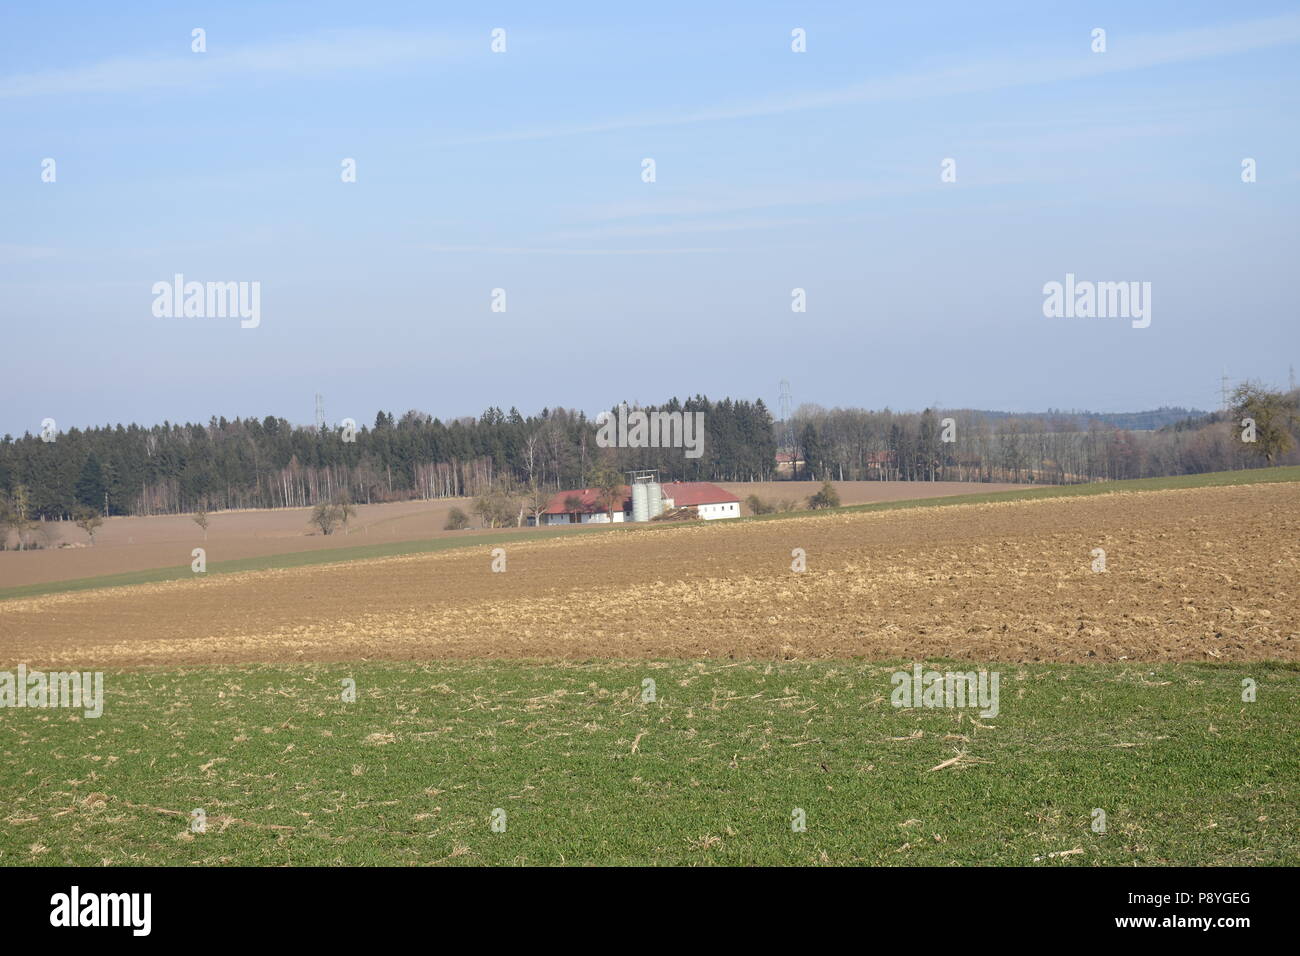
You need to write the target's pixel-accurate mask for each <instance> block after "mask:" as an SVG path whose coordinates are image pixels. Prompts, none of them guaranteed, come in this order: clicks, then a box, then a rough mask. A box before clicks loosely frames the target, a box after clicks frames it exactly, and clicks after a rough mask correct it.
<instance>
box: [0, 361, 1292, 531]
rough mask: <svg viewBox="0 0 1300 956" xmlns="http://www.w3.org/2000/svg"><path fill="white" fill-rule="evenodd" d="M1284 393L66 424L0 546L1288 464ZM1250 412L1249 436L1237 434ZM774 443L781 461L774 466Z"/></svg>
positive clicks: (9, 447) (8, 464) (12, 454)
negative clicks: (382, 512) (921, 405)
mask: <svg viewBox="0 0 1300 956" xmlns="http://www.w3.org/2000/svg"><path fill="white" fill-rule="evenodd" d="M1298 405H1300V392H1297V391H1291V392H1289V393H1283V392H1276V391H1270V390H1269V389H1267V388H1264V387H1261V386H1258V385H1252V384H1245V385H1242V386H1241V387H1239V388H1238V389H1237V392H1236V393H1235V394H1234V396H1233V401H1232V404H1231V407H1230V408H1229V409H1228V410H1227V411H1225V412H1220V413H1216V414H1212V415H1201V416H1194V417H1188V418H1185V419H1182V420H1178V421H1175V422H1174V423H1173V424H1168V425H1165V426H1164V427H1162V428H1159V429H1157V430H1150V431H1134V430H1129V429H1124V428H1119V427H1115V426H1114V425H1107V424H1105V423H1103V422H1102V421H1100V420H1099V419H1097V418H1095V417H1093V418H1089V419H1080V417H1079V416H1078V415H1077V414H1074V413H1069V414H1066V415H1063V416H1061V417H1059V418H1057V417H1053V416H1050V415H1033V416H1014V415H1012V416H992V415H989V414H986V413H982V412H978V411H972V410H959V411H942V410H936V409H925V410H923V411H921V412H893V411H890V410H889V409H885V410H882V411H869V410H865V409H858V408H847V409H845V408H835V409H829V410H827V409H824V408H821V407H819V406H815V405H804V406H801V407H800V408H799V410H798V411H797V412H796V413H795V414H793V415H792V417H791V421H789V422H780V423H777V422H774V421H773V418H772V415H771V414H770V412H769V411H768V409H767V407H766V406H765V405H764V403H763V401H762V400H761V399H759V400H755V401H747V400H742V399H731V398H725V399H722V400H720V401H713V400H710V399H708V398H707V397H705V396H702V395H697V396H695V397H693V398H688V399H686V400H685V401H679V400H678V399H676V398H674V399H672V400H671V401H669V402H667V403H665V404H663V405H658V406H642V408H643V410H646V411H667V412H682V413H685V414H691V413H694V412H703V413H704V426H705V441H704V448H703V454H702V455H701V456H700V457H698V458H687V457H685V456H684V454H683V450H682V449H680V448H602V447H600V444H599V443H598V442H597V432H598V424H597V422H596V421H595V420H594V419H589V418H588V417H587V416H586V415H585V414H584V413H583V412H580V411H574V410H571V409H564V408H555V409H543V410H542V411H541V413H540V414H537V415H531V416H528V417H525V416H523V415H522V414H520V412H519V411H518V410H517V409H515V408H512V409H510V411H509V412H502V411H501V409H499V408H496V407H493V408H489V409H488V410H487V411H485V412H484V413H483V414H482V415H481V416H479V417H478V418H474V417H466V418H458V419H454V420H450V421H446V422H444V421H442V420H440V419H437V418H434V417H433V416H431V415H429V414H427V413H425V412H421V411H416V410H411V411H408V412H406V413H405V414H404V415H402V416H401V417H400V418H397V417H395V416H394V415H393V414H392V413H391V412H383V411H381V412H379V413H378V414H377V415H376V416H375V421H374V423H373V425H371V426H369V427H364V426H363V427H361V428H359V429H355V430H353V429H345V428H342V427H333V428H325V429H318V428H316V427H315V426H295V425H293V424H291V423H290V422H289V421H287V420H286V419H283V418H276V417H267V418H264V419H260V420H259V419H256V418H235V419H233V420H227V419H225V418H224V417H223V418H213V419H212V420H211V421H209V422H208V424H206V425H200V424H184V425H181V424H174V423H170V422H164V423H163V424H161V425H154V426H149V427H146V426H141V425H135V424H132V425H116V426H104V427H96V428H88V429H76V428H73V429H69V430H68V431H66V432H61V433H58V434H57V436H55V440H53V441H45V440H43V439H42V437H41V436H34V435H31V434H30V433H29V434H25V435H23V436H22V437H20V438H14V437H13V436H11V435H5V436H4V439H3V441H0V547H4V546H6V545H7V543H8V542H9V541H10V540H11V535H12V533H13V532H15V531H16V532H17V535H18V540H19V542H20V546H21V543H22V542H23V540H24V534H25V530H24V529H27V530H30V528H31V524H32V523H33V522H41V521H49V520H69V519H71V520H78V521H81V522H85V523H86V525H87V526H88V527H87V532H88V534H90V535H91V536H92V539H93V534H94V531H93V528H94V527H96V526H97V524H96V522H95V520H94V518H95V516H104V515H149V514H175V513H196V512H197V513H202V514H205V515H206V513H207V512H209V511H218V510H226V509H236V508H275V507H311V508H317V506H320V505H322V504H326V505H331V506H332V507H333V510H332V511H330V512H328V514H327V513H326V512H324V511H322V512H320V514H321V520H341V521H342V523H343V524H344V525H346V520H347V517H348V515H349V514H350V512H349V511H348V509H349V508H350V507H351V506H352V505H353V504H354V503H372V502H382V501H394V500H403V499H412V498H418V499H432V498H444V497H471V498H475V499H478V500H477V502H476V505H475V512H476V513H477V514H478V515H479V517H480V518H481V519H482V520H483V521H484V522H485V523H488V524H492V525H498V524H506V523H517V522H518V521H521V520H522V515H524V514H525V513H532V514H536V513H537V512H538V511H540V510H541V509H542V508H544V507H545V503H546V502H547V501H548V500H549V497H550V495H551V494H553V493H554V492H555V491H558V490H563V489H572V488H593V487H594V488H603V489H604V497H606V498H610V499H611V500H612V498H613V496H614V495H615V493H616V492H617V490H618V488H619V487H621V483H622V482H624V481H625V480H626V473H627V472H628V471H630V470H644V469H655V470H657V471H658V472H659V476H660V479H661V480H663V481H671V480H674V479H680V480H683V481H768V480H772V479H775V478H799V479H816V480H820V481H825V480H838V481H844V480H864V479H865V480H881V481H954V480H955V481H1009V482H1034V483H1072V482H1082V481H1095V480H1104V479H1122V478H1141V477H1154V476H1162V475H1176V474H1190V473H1198V472H1206V471H1222V470H1229V469H1234V468H1246V467H1252V466H1257V465H1265V464H1288V463H1297V462H1300V458H1297V452H1296V447H1297V440H1296V439H1297V429H1298V428H1300V424H1298V423H1300V414H1297V406H1298ZM617 408H618V406H615V407H614V408H611V410H610V411H611V414H615V413H616V412H617ZM1247 419H1249V420H1250V422H1251V428H1252V436H1251V437H1252V439H1253V440H1246V439H1245V431H1244V428H1243V424H1242V423H1243V421H1244V420H1247ZM1084 420H1086V422H1087V424H1086V427H1081V421H1084ZM778 436H781V440H778ZM778 450H781V451H784V452H786V453H787V456H788V458H790V459H793V460H794V463H793V467H791V466H790V465H785V466H778V464H777V452H778ZM340 509H341V510H340ZM329 515H333V516H334V519H330V517H329ZM339 515H341V516H342V517H341V519H339V518H338V516H339ZM317 523H319V522H317Z"/></svg>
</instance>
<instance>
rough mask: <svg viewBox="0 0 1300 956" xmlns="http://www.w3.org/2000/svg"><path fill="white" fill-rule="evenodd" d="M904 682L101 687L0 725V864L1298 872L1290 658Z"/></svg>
mask: <svg viewBox="0 0 1300 956" xmlns="http://www.w3.org/2000/svg"><path fill="white" fill-rule="evenodd" d="M931 665H934V662H931ZM910 666H911V662H900V663H899V665H898V666H894V665H889V666H886V665H880V664H865V663H862V662H839V663H835V662H820V663H796V662H772V663H768V662H726V663H719V662H709V663H689V662H600V663H583V664H554V663H527V662H502V661H494V662H491V663H477V662H475V663H436V664H382V665H379V664H357V665H298V666H292V667H270V666H257V667H243V668H212V669H183V670H154V671H148V670H145V671H133V672H109V673H108V674H106V675H105V701H104V714H103V716H102V717H100V718H98V719H94V720H89V719H84V718H83V717H82V716H81V714H80V712H75V711H67V710H35V709H0V750H2V751H3V755H4V757H3V761H0V806H2V807H3V811H2V812H3V817H2V818H0V865H10V866H12V865H24V864H32V865H61V864H76V865H99V864H101V863H109V864H113V865H132V864H173V865H189V864H257V865H269V864H307V865H333V864H398V865H404V864H483V863H498V864H500V863H510V864H593V863H594V864H615V865H617V864H829V865H851V864H898V865H915V864H929V865H949V864H1025V865H1041V866H1080V865H1094V864H1106V865H1124V864H1146V865H1160V864H1191V865H1204V864H1210V865H1213V864H1238V865H1257V864H1267V865H1277V864H1290V865H1295V864H1297V863H1300V850H1298V849H1297V840H1296V834H1297V832H1300V753H1298V751H1297V748H1296V747H1295V746H1294V740H1295V737H1294V734H1295V727H1296V724H1297V719H1298V718H1300V668H1297V667H1296V666H1295V665H1233V666H1219V665H1201V664H1182V665H1178V666H1163V665H1160V666H1153V665H1138V664H1131V665H1124V664H1121V665H1085V666H1067V665H1015V664H1008V665H1003V666H1001V667H997V666H990V665H970V666H971V667H972V668H978V667H979V666H984V667H989V668H990V669H993V670H998V671H999V672H1000V674H1001V688H1000V697H1001V699H1000V710H1001V713H1000V714H999V715H998V716H997V717H996V718H989V719H986V718H981V717H979V716H978V714H977V713H976V712H975V711H974V710H965V711H959V710H941V709H902V708H895V707H893V706H891V704H890V692H891V684H890V674H891V672H893V671H894V670H896V669H899V668H901V669H909V668H910ZM949 666H950V665H945V664H939V665H938V667H939V669H941V670H942V669H949ZM952 669H965V668H961V667H957V666H952ZM1245 677H1250V678H1253V679H1254V680H1255V681H1257V682H1258V699H1257V701H1255V702H1253V703H1244V702H1243V701H1242V691H1241V682H1242V679H1243V678H1245ZM344 678H351V679H354V680H355V681H356V687H357V699H356V701H355V702H353V703H344V702H343V701H342V700H341V699H340V694H341V687H342V683H341V682H342V680H343V679H344ZM645 678H652V679H653V680H654V681H655V683H656V690H657V701H656V702H654V703H647V702H643V700H642V682H643V680H644V679H645ZM954 758H957V760H956V762H952V761H953V759H954ZM936 768H942V769H936ZM196 808H202V809H203V810H204V811H205V812H206V814H207V829H206V832H203V833H193V832H191V831H190V828H189V815H190V811H191V810H193V809H196ZM496 808H502V809H504V810H505V811H506V828H505V832H501V833H498V832H493V830H492V828H491V826H490V821H491V817H492V813H493V810H494V809H496ZM796 808H798V809H802V810H803V811H804V812H805V813H806V820H807V830H806V832H802V833H800V832H794V831H793V829H792V827H791V819H792V813H793V812H794V811H795V810H796ZM1094 808H1098V809H1102V810H1104V811H1105V812H1106V816H1107V820H1106V823H1107V826H1106V832H1104V833H1097V832H1094V831H1093V830H1092V828H1091V826H1090V824H1091V822H1092V819H1093V818H1092V812H1093V810H1094ZM1076 850H1077V851H1080V852H1072V851H1076ZM1052 854H1065V855H1059V856H1052Z"/></svg>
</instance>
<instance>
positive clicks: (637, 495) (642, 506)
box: [632, 481, 650, 521]
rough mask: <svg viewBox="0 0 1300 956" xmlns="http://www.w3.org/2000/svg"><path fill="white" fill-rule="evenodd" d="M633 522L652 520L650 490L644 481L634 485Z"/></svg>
mask: <svg viewBox="0 0 1300 956" xmlns="http://www.w3.org/2000/svg"><path fill="white" fill-rule="evenodd" d="M632 520H633V521H649V520H650V496H649V490H648V488H647V487H646V483H645V482H643V481H638V482H636V483H634V484H633V485H632Z"/></svg>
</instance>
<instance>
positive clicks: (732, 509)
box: [699, 501, 740, 521]
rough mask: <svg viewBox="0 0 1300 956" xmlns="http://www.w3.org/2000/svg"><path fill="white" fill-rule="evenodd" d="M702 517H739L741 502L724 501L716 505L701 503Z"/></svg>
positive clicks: (708, 518)
mask: <svg viewBox="0 0 1300 956" xmlns="http://www.w3.org/2000/svg"><path fill="white" fill-rule="evenodd" d="M699 508H700V517H701V518H705V519H707V520H709V521H712V520H713V519H715V518H739V517H740V502H738V501H724V502H721V503H719V504H716V505H700V506H699Z"/></svg>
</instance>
